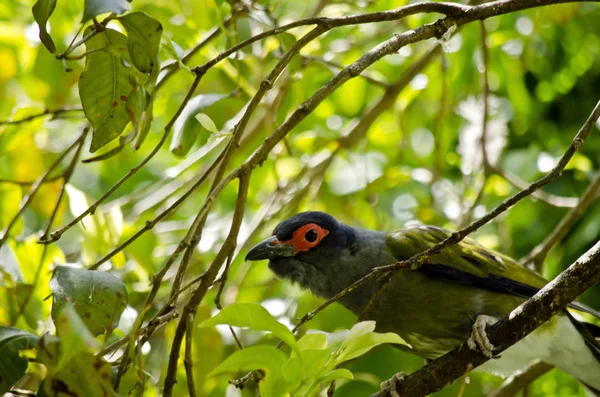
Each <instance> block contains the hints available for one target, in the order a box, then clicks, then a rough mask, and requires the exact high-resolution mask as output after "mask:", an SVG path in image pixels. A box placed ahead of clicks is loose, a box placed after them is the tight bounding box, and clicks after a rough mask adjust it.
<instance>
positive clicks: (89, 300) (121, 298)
mask: <svg viewBox="0 0 600 397" xmlns="http://www.w3.org/2000/svg"><path fill="white" fill-rule="evenodd" d="M50 286H51V287H52V295H53V297H54V301H53V304H52V319H53V320H54V321H55V323H56V321H57V319H58V315H59V313H60V312H61V311H62V310H63V309H64V308H65V306H66V305H67V304H72V305H73V307H74V309H75V311H76V312H77V314H78V315H79V316H80V317H81V319H82V320H83V322H84V323H85V325H86V326H87V327H88V328H89V329H90V331H91V332H92V333H93V334H94V335H99V334H101V333H104V332H106V331H107V330H111V329H113V328H116V326H117V324H118V322H119V318H120V317H121V313H123V310H124V309H125V307H126V306H127V300H128V294H127V289H126V288H125V285H124V284H123V283H122V282H121V280H119V279H118V278H116V277H115V276H113V275H112V274H109V273H105V272H100V271H91V270H84V269H76V268H73V267H67V266H57V267H56V269H55V270H54V274H53V276H52V280H51V281H50Z"/></svg>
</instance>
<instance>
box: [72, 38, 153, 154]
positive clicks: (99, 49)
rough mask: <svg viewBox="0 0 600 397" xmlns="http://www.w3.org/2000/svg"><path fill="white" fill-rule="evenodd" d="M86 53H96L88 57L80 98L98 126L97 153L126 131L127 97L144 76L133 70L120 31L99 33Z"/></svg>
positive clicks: (95, 135) (93, 147) (94, 139)
mask: <svg viewBox="0 0 600 397" xmlns="http://www.w3.org/2000/svg"><path fill="white" fill-rule="evenodd" d="M87 32H88V30H86V33H87ZM86 33H84V35H85V34H86ZM86 50H87V51H94V50H95V52H92V53H90V54H88V55H87V57H86V61H85V70H84V72H83V73H82V74H81V77H80V79H79V95H80V97H81V103H82V105H83V110H84V112H85V115H86V116H87V118H88V119H89V120H90V122H91V123H92V126H93V127H94V133H93V135H92V144H91V147H90V152H92V153H93V152H95V151H96V150H98V149H99V148H101V147H102V146H104V145H105V144H107V143H108V142H110V141H112V140H113V139H115V138H116V137H118V136H119V135H121V133H122V132H123V130H124V129H125V126H126V125H127V123H128V122H129V114H128V113H127V107H126V104H127V98H128V97H129V95H130V94H131V93H132V92H133V91H134V88H135V87H136V86H137V85H138V84H140V82H139V80H140V79H141V77H142V76H144V75H142V74H141V73H140V72H139V71H137V69H135V68H133V67H131V63H132V61H131V58H129V52H128V51H127V37H125V36H124V35H123V34H121V33H119V32H117V31H116V30H113V29H106V30H105V31H103V32H100V33H98V34H97V35H96V36H94V37H92V38H91V39H90V40H88V41H87V42H86ZM144 78H146V79H147V77H144Z"/></svg>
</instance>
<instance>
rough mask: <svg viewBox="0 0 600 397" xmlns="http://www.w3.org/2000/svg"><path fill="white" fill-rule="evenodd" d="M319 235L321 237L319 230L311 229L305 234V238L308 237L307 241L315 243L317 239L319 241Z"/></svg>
mask: <svg viewBox="0 0 600 397" xmlns="http://www.w3.org/2000/svg"><path fill="white" fill-rule="evenodd" d="M317 237H319V235H318V233H317V231H316V230H315V229H310V230H309V231H308V232H306V234H305V235H304V238H305V239H306V241H308V242H309V243H314V242H315V241H317Z"/></svg>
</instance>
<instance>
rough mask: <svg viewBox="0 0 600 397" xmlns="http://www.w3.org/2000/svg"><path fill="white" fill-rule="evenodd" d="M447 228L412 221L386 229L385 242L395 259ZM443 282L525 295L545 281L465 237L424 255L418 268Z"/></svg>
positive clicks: (428, 244) (420, 248) (427, 243)
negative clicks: (437, 252) (399, 226)
mask: <svg viewBox="0 0 600 397" xmlns="http://www.w3.org/2000/svg"><path fill="white" fill-rule="evenodd" d="M450 234H451V233H450V232H449V231H447V230H444V229H441V228H438V227H435V226H425V225H415V226H410V227H406V228H403V229H399V230H396V231H393V232H390V233H388V234H387V235H386V243H387V246H388V248H389V249H390V251H391V252H392V254H393V255H394V256H395V257H396V258H397V259H398V260H404V259H408V258H410V257H411V256H413V255H415V254H418V253H420V252H423V251H425V250H427V249H428V248H431V247H433V246H434V245H436V244H438V243H440V242H442V241H443V240H445V239H446V238H448V237H449V236H450ZM418 271H419V272H422V273H425V274H427V275H428V276H430V277H433V278H437V279H441V280H444V281H447V282H452V283H459V284H468V285H473V286H474V287H478V288H483V289H487V290H491V291H496V292H501V293H506V294H510V295H515V296H519V297H522V298H525V299H528V298H530V297H532V296H533V295H535V294H536V293H537V292H538V291H539V290H540V288H542V287H543V286H544V285H546V283H547V282H548V281H547V280H546V279H545V278H543V277H542V276H540V275H539V274H537V273H536V272H534V271H533V270H530V269H528V268H526V267H524V266H521V265H519V264H518V263H517V262H516V261H515V260H514V259H512V258H510V257H508V256H506V255H503V254H501V253H499V252H496V251H494V250H492V249H489V248H486V247H484V246H483V245H481V244H479V243H477V242H475V241H473V240H471V239H469V238H465V239H464V240H462V241H461V242H459V243H458V244H454V245H450V246H448V247H446V248H444V249H443V250H442V252H440V253H439V254H436V255H433V256H432V257H430V258H429V259H427V261H426V263H425V264H423V265H422V266H421V267H420V268H419V269H418ZM570 307H572V308H574V309H577V310H581V311H583V312H586V313H589V314H592V315H594V316H596V317H598V318H600V312H598V311H596V310H593V309H591V308H589V307H587V306H585V305H583V304H580V303H577V302H573V303H572V304H571V305H570Z"/></svg>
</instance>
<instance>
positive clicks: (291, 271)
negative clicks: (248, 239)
mask: <svg viewBox="0 0 600 397" xmlns="http://www.w3.org/2000/svg"><path fill="white" fill-rule="evenodd" d="M354 239H355V233H354V231H353V229H352V228H351V227H349V226H346V225H344V224H343V223H341V222H338V221H337V220H336V219H335V218H334V217H332V216H331V215H329V214H326V213H324V212H302V213H300V214H297V215H294V216H293V217H291V218H289V219H287V220H285V221H283V222H281V223H280V224H279V225H277V227H276V228H275V230H274V231H273V235H272V236H271V237H269V238H267V239H266V240H264V241H262V242H260V243H258V244H257V245H255V246H254V247H253V248H252V249H251V250H250V251H249V252H248V254H247V255H246V260H249V261H258V260H262V259H268V260H269V268H270V269H271V270H272V271H273V272H274V273H275V274H276V275H277V276H279V277H282V278H287V279H289V280H291V281H292V282H296V283H299V284H300V286H301V287H302V288H310V289H312V290H313V291H314V292H317V293H319V291H318V290H319V289H320V288H319V287H320V285H319V284H321V283H322V282H323V279H325V278H329V277H331V275H333V274H335V273H336V272H342V271H343V269H340V268H337V269H336V266H337V267H339V266H342V265H343V263H342V261H340V259H341V258H342V257H343V256H344V255H345V254H346V253H348V252H349V251H350V250H351V249H352V246H353V243H354Z"/></svg>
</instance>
